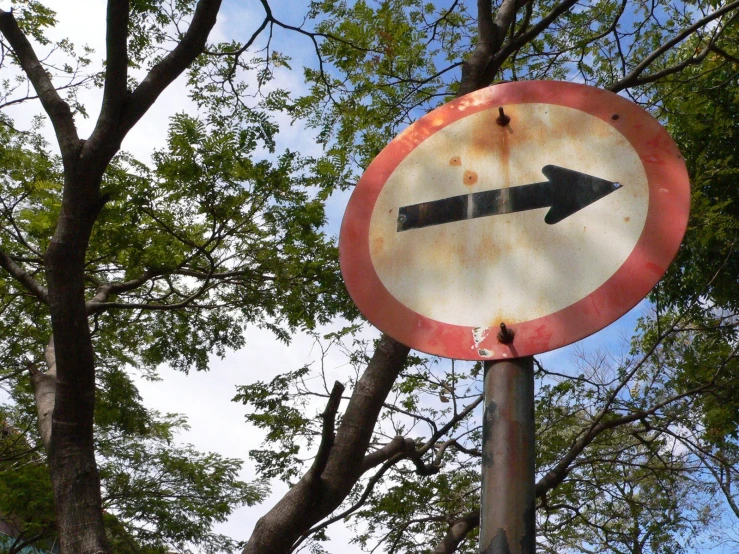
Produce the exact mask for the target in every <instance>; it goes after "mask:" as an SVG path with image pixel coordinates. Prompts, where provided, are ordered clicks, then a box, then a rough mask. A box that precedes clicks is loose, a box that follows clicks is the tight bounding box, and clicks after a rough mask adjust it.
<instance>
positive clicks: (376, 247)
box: [372, 237, 385, 253]
mask: <svg viewBox="0 0 739 554" xmlns="http://www.w3.org/2000/svg"><path fill="white" fill-rule="evenodd" d="M384 244H385V239H384V238H383V237H376V238H375V239H373V240H372V251H373V252H375V253H377V252H381V251H382V247H383V245H384Z"/></svg>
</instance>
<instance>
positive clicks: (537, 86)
mask: <svg viewBox="0 0 739 554" xmlns="http://www.w3.org/2000/svg"><path fill="white" fill-rule="evenodd" d="M688 209H689V182H688V176H687V171H686V169H685V164H684V162H683V160H682V157H681V156H680V153H679V151H678V149H677V147H676V146H675V144H674V142H673V141H672V139H671V138H670V137H669V136H668V135H667V132H666V131H665V130H664V129H663V128H662V126H661V125H660V124H659V123H658V122H657V121H656V120H655V119H654V118H652V117H651V116H650V115H649V114H648V113H647V112H645V111H644V110H642V109H641V108H639V107H638V106H637V105H635V104H633V103H632V102H629V101H628V100H626V99H624V98H621V97H620V96H618V95H616V94H613V93H610V92H607V91H603V90H600V89H596V88H593V87H588V86H585V85H579V84H573V83H562V82H544V81H529V82H515V83H506V84H502V85H497V86H494V87H490V88H487V89H483V90H480V91H477V92H474V93H472V94H469V95H466V96H464V97H462V98H459V99H457V100H455V101H453V102H450V103H448V104H445V105H444V106H442V107H440V108H438V109H436V110H434V111H432V112H431V113H429V114H427V115H426V116H424V117H422V118H421V119H419V120H418V121H417V122H415V123H414V124H413V125H411V126H410V127H408V129H406V130H405V131H404V132H403V133H401V134H400V135H399V136H398V137H396V138H395V139H394V140H393V141H392V142H391V143H390V144H389V145H388V146H387V147H386V148H385V149H384V150H383V151H382V152H381V153H380V155H379V156H377V158H376V159H375V160H374V161H373V162H372V163H371V164H370V166H369V167H368V168H367V170H366V171H365V173H364V175H363V176H362V178H361V179H360V181H359V183H358V184H357V187H356V189H355V191H354V193H353V194H352V197H351V199H350V201H349V205H348V207H347V210H346V213H345V215H344V220H343V223H342V228H341V235H340V240H339V251H340V258H341V270H342V274H343V276H344V280H345V282H346V285H347V288H348V290H349V293H350V295H351V297H352V299H353V300H354V302H355V303H356V304H357V306H358V307H359V309H360V310H361V311H362V313H364V315H365V316H366V317H367V319H368V320H369V321H370V322H371V323H373V324H374V325H376V326H377V327H378V328H379V329H380V330H382V331H383V332H385V333H387V334H388V335H390V336H392V337H393V338H395V339H396V340H399V341H400V342H403V343H404V344H407V345H408V346H411V347H413V348H415V349H417V350H420V351H423V352H427V353H430V354H436V355H440V356H445V357H449V358H457V359H471V360H479V359H483V360H485V359H488V360H489V359H505V358H514V357H521V356H527V355H531V354H536V353H539V352H544V351H548V350H552V349H555V348H558V347H560V346H564V345H566V344H569V343H572V342H574V341H577V340H579V339H581V338H584V337H586V336H587V335H589V334H591V333H594V332H595V331H597V330H599V329H602V328H603V327H605V326H606V325H608V324H609V323H611V322H613V321H614V320H616V319H617V318H618V317H620V316H621V315H623V314H624V313H626V312H627V311H628V310H629V309H631V308H632V307H633V306H635V305H636V304H637V303H638V302H639V301H640V300H641V299H642V298H643V297H644V296H645V295H646V294H647V293H648V292H649V291H650V290H651V289H652V287H653V286H654V285H655V284H656V282H657V281H658V280H659V278H660V277H661V276H662V275H663V273H664V272H665V270H666V269H667V267H668V265H669V264H670V263H671V261H672V259H673V257H674V255H675V253H676V252H677V249H678V247H679V245H680V242H681V240H682V236H683V234H684V232H685V228H686V225H687V217H688ZM501 324H504V332H502V333H501V332H499V330H500V328H501Z"/></svg>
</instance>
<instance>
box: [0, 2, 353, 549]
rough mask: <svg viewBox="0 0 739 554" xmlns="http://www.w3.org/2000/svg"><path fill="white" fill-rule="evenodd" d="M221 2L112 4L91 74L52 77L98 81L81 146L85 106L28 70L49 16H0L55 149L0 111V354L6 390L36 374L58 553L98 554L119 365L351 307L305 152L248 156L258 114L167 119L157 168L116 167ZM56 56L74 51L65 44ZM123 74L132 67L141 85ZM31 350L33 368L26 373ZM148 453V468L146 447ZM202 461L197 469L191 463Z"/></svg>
mask: <svg viewBox="0 0 739 554" xmlns="http://www.w3.org/2000/svg"><path fill="white" fill-rule="evenodd" d="M219 6H220V2H209V1H203V2H199V3H183V4H182V5H179V4H178V5H177V6H169V5H163V6H162V5H158V4H150V3H141V2H138V3H137V2H133V3H131V4H129V2H117V1H111V2H110V3H109V10H108V12H109V24H108V33H107V52H106V59H107V62H106V68H105V71H104V73H103V74H100V75H92V76H90V78H89V79H87V78H83V79H79V80H77V79H75V78H74V73H75V71H76V69H75V68H74V67H73V66H72V65H69V66H62V69H61V73H62V78H63V77H64V76H65V75H69V74H72V78H71V80H72V83H71V84H68V86H69V89H70V90H71V91H72V92H74V91H75V90H76V87H78V86H80V85H81V84H84V83H87V82H94V81H95V79H99V81H100V83H101V84H102V86H103V102H102V109H101V113H100V116H99V118H98V122H97V125H96V127H95V130H94V131H93V133H92V135H91V136H90V137H89V138H88V139H86V140H82V139H80V138H79V137H78V135H77V130H76V126H75V121H74V112H73V108H75V109H76V110H78V111H79V110H80V109H81V107H80V106H79V105H76V104H75V103H74V96H72V98H71V100H70V99H68V100H65V99H63V98H62V97H61V96H60V94H59V91H58V90H57V87H56V86H55V84H54V82H53V81H52V76H51V74H50V73H49V72H47V67H50V68H52V71H53V67H54V66H53V65H49V66H46V67H45V66H44V65H43V64H42V62H40V61H39V59H38V56H37V54H36V53H35V50H34V48H33V47H32V45H31V43H30V42H29V41H28V38H27V36H28V35H30V36H33V37H34V38H35V39H36V40H37V41H38V42H39V43H40V44H41V45H42V46H43V45H44V44H45V42H47V41H45V39H44V38H43V34H42V32H43V28H44V27H45V26H48V25H50V24H52V23H53V14H52V13H51V12H50V11H48V10H47V9H45V8H43V7H42V6H41V5H40V4H38V3H36V2H31V3H28V4H20V5H19V8H20V10H19V11H18V12H15V13H13V12H2V13H0V31H2V33H3V36H4V40H5V41H6V42H5V43H4V44H3V47H4V48H5V49H6V51H7V52H8V55H7V56H5V58H4V63H5V64H6V65H9V66H10V67H13V66H15V65H17V66H18V67H20V69H21V70H22V72H23V75H24V77H25V78H26V79H28V81H30V85H32V87H33V89H34V90H35V92H36V95H37V97H38V98H39V100H40V102H41V105H42V106H43V108H44V110H45V111H46V114H47V116H48V117H49V120H50V121H51V123H52V125H53V127H54V130H55V133H56V137H57V142H58V147H59V149H60V151H61V157H60V158H56V157H53V156H50V155H49V153H48V151H47V149H46V148H45V145H44V144H43V143H42V142H41V140H40V139H39V138H38V136H37V135H36V134H35V133H34V130H33V129H31V130H30V131H27V132H21V131H16V130H15V129H13V127H12V123H11V122H10V120H8V119H7V118H5V119H4V127H3V128H2V142H3V155H4V162H5V163H4V166H5V168H6V169H7V173H6V177H5V178H4V179H3V193H2V199H3V219H4V226H3V230H2V243H3V244H2V246H3V251H2V253H0V260H1V261H0V265H2V267H3V268H4V269H5V271H6V276H7V278H6V280H5V281H4V283H3V285H4V287H3V306H4V315H5V317H4V320H3V326H4V331H5V332H4V333H3V340H4V350H5V353H6V356H7V360H8V362H9V363H8V366H7V367H9V368H12V369H11V371H12V372H13V378H14V379H16V382H18V383H19V386H21V387H22V385H23V383H24V382H25V383H27V382H28V381H27V379H28V378H27V377H23V376H22V375H21V374H20V373H18V371H17V370H18V368H19V367H20V368H22V367H23V366H24V365H27V364H30V367H31V370H32V374H33V379H32V381H33V384H34V386H35V389H34V392H35V400H36V407H37V410H38V421H39V426H40V434H41V438H42V439H43V440H42V442H43V445H44V448H45V451H46V457H47V459H48V463H49V468H50V475H51V481H52V484H53V488H54V500H55V505H56V521H57V524H58V530H59V539H60V543H61V547H62V550H63V551H65V552H80V553H81V552H107V551H108V549H109V547H108V546H107V544H108V539H106V531H105V521H104V520H105V518H104V512H103V507H104V503H105V502H107V501H106V499H104V498H102V497H101V493H100V481H99V477H98V468H97V464H96V460H95V444H96V439H97V444H98V446H99V447H100V448H101V449H103V450H104V448H105V444H106V442H105V441H108V442H107V444H110V440H111V439H110V438H106V437H105V436H104V433H102V431H103V430H105V429H106V426H108V425H112V426H118V427H119V428H121V427H122V428H123V430H124V431H125V432H127V433H129V434H132V435H135V434H136V433H139V434H140V433H141V432H142V431H141V428H140V427H139V428H137V427H135V426H134V428H133V429H131V428H129V427H127V426H126V423H127V422H126V421H121V418H125V417H127V415H128V416H130V415H131V414H130V413H129V414H124V413H123V411H124V409H125V408H124V406H122V405H125V404H126V403H127V402H128V404H129V405H128V406H127V407H128V408H132V409H133V410H134V411H136V410H139V406H136V404H137V403H136V402H135V398H129V399H126V398H120V397H119V398H113V396H114V394H115V391H113V390H112V389H108V391H105V387H106V385H107V384H110V380H111V379H113V380H115V379H117V380H118V383H117V385H121V384H122V385H123V386H124V387H127V388H128V390H129V392H135V389H133V388H132V387H131V384H130V379H129V378H128V377H126V376H125V371H124V369H125V367H126V366H134V367H138V368H140V369H141V370H147V368H149V369H150V368H154V367H156V366H157V365H159V364H161V363H163V362H165V361H167V362H169V363H171V364H172V365H174V366H175V367H181V368H183V369H191V368H196V369H201V368H203V367H205V366H206V364H207V357H208V354H209V353H211V352H216V353H218V352H222V351H223V349H225V348H229V347H237V346H239V345H241V344H243V335H242V333H241V331H242V329H243V326H244V325H245V324H246V323H248V322H258V323H260V324H262V325H266V326H269V327H271V328H272V329H274V330H275V331H276V332H277V333H279V334H280V336H282V337H284V338H286V337H287V336H288V332H289V330H290V329H292V328H295V327H297V326H301V325H305V326H309V327H310V326H312V325H314V324H315V322H316V321H321V320H325V319H326V318H327V317H328V316H329V315H330V314H332V313H335V312H337V311H339V312H341V311H342V310H344V309H346V307H347V302H346V301H345V300H344V299H343V298H338V297H337V295H336V287H337V283H338V272H337V271H336V267H337V266H336V261H335V254H334V251H335V247H334V246H333V245H332V244H331V243H330V242H329V241H328V239H327V238H326V237H325V236H324V235H323V234H322V232H321V231H320V230H319V227H320V226H321V225H322V223H323V220H324V215H323V207H322V203H321V200H320V199H321V198H322V197H323V196H324V195H326V194H328V192H329V191H330V189H331V186H333V183H332V182H330V180H329V179H325V178H323V177H321V176H320V175H319V174H317V173H316V172H311V171H309V170H306V167H307V166H308V165H309V163H310V160H306V159H304V158H302V157H300V156H298V155H297V154H295V153H292V152H284V153H282V154H280V155H279V156H278V157H277V159H276V160H275V161H274V162H267V161H256V160H253V159H252V157H251V155H250V154H251V152H252V151H253V150H254V149H256V148H257V146H258V144H266V146H267V147H268V148H272V147H273V143H272V140H271V135H272V134H273V133H274V126H273V125H272V124H271V123H270V122H269V121H268V120H267V119H266V118H265V117H263V116H261V115H260V114H259V113H258V111H257V110H253V111H248V110H243V111H242V112H241V121H242V123H243V125H241V126H239V127H233V128H228V129H225V128H224V118H222V117H219V114H218V113H217V111H215V110H214V111H213V112H212V117H210V118H209V119H207V118H206V119H203V120H197V119H193V118H189V117H187V116H181V117H179V118H177V119H176V120H175V121H174V122H173V125H172V129H171V132H170V140H169V144H168V147H167V148H166V149H165V150H163V151H161V152H159V153H157V154H156V156H155V160H154V162H155V166H156V167H155V168H154V169H152V168H148V167H146V166H145V165H143V164H141V163H140V162H137V161H136V160H133V159H132V158H131V157H130V156H127V155H124V154H121V155H119V156H118V157H117V158H115V159H114V157H115V156H116V154H117V153H118V150H119V147H120V143H121V140H122V139H123V137H124V136H125V135H126V133H127V132H128V130H130V128H131V127H132V126H133V125H134V124H135V123H136V122H137V121H138V120H139V119H140V118H141V116H142V115H143V114H144V113H145V112H146V111H147V110H148V109H149V108H150V106H151V105H152V104H153V102H154V101H155V100H156V98H157V96H158V95H159V94H160V93H161V91H162V90H163V89H164V88H165V87H167V86H168V85H169V84H170V83H171V82H172V81H173V80H174V79H175V78H176V77H177V76H178V75H180V74H181V73H182V72H183V71H184V70H185V69H186V68H187V67H188V66H190V65H192V63H193V62H194V60H195V59H196V58H197V56H198V55H200V54H202V53H203V51H204V48H205V44H206V39H207V35H208V33H209V31H210V29H211V28H212V27H213V25H214V24H215V21H216V14H217V12H218V9H219ZM178 21H180V22H182V23H189V25H187V27H186V28H187V30H186V31H183V32H182V33H178V34H176V35H175V36H174V37H172V38H171V39H170V38H168V35H167V32H168V31H169V30H171V29H170V28H169V27H168V25H169V24H170V23H172V22H174V23H177V22H178ZM61 46H62V49H63V50H64V51H65V52H66V53H68V55H69V56H71V57H72V59H75V55H74V51H73V50H72V49H71V48H72V47H71V45H69V44H68V43H64V44H62V45H61ZM160 48H169V51H168V52H166V53H165V54H161V51H160ZM76 59H77V61H78V62H79V65H80V66H84V65H85V63H87V60H86V59H85V58H83V57H77V58H76ZM49 63H52V62H49ZM131 67H138V68H140V73H142V77H143V78H141V80H140V81H139V82H136V81H135V80H134V73H133V72H132V71H131V70H129V68H131ZM14 86H15V83H14V82H12V81H10V82H9V84H8V86H7V88H6V100H5V104H6V105H7V104H11V103H13V102H16V101H20V100H23V99H25V97H23V96H21V97H20V98H18V97H17V92H18V91H17V90H15V88H14ZM65 86H66V85H65ZM60 88H61V87H60ZM14 94H16V96H13V95H14ZM232 122H233V119H232ZM324 172H325V171H324ZM327 181H328V183H327ZM316 189H318V192H317V193H315V194H314V193H312V192H309V191H312V190H316ZM310 267H313V270H311V269H310ZM144 330H146V331H145V332H144ZM142 338H143V340H142ZM44 345H46V347H45V348H44ZM44 349H45V350H46V356H45V366H46V368H47V371H46V372H43V371H40V370H38V369H37V368H36V366H38V365H40V364H43V363H44V362H43V361H42V360H44V357H43V352H44ZM24 379H25V381H24ZM96 388H98V389H99V393H98V398H97V408H96V402H95V400H96ZM18 391H19V392H18V394H20V393H21V392H22V389H18ZM106 392H107V393H108V394H106ZM106 400H107V401H108V402H106ZM106 404H108V406H106ZM111 404H112V405H111ZM130 404H133V406H131V405H130ZM106 407H107V408H110V409H109V410H108V411H107V413H106V412H105V410H104V408H106ZM114 410H117V411H118V413H115V414H111V411H114ZM139 415H141V414H139ZM142 417H143V416H142ZM106 418H108V419H107V421H106ZM95 420H97V422H98V424H99V426H100V430H101V433H99V436H98V437H95V434H94V431H93V422H94V421H95ZM139 423H141V422H139ZM145 425H151V426H153V427H156V426H159V428H160V434H156V433H155V434H153V435H151V434H150V435H149V436H148V438H149V439H151V440H153V441H161V440H163V439H164V438H165V437H166V433H169V432H168V431H167V432H165V430H164V429H165V428H163V427H161V426H162V425H165V426H166V422H159V423H157V421H156V420H152V421H150V422H149V423H146V424H145ZM170 426H171V425H170ZM161 433H165V435H161ZM116 440H122V439H121V438H117V439H116ZM128 440H132V439H128ZM122 447H123V446H122V445H121V444H119V446H118V448H119V449H120V448H122ZM162 452H163V451H162ZM118 453H119V454H120V450H119V452H118ZM167 455H168V456H172V455H178V456H181V457H183V456H184V457H183V460H185V459H187V458H191V457H192V456H191V454H187V455H186V456H185V455H184V454H182V453H180V454H176V453H175V452H174V451H171V450H170V451H168V454H167ZM147 456H148V457H149V459H150V461H149V463H151V459H152V457H153V459H157V456H159V454H157V453H156V452H151V451H149V452H148V453H147ZM119 459H120V456H119ZM159 459H160V461H161V456H160V458H159ZM211 462H217V464H219V465H220V466H219V467H222V469H221V470H219V471H222V472H223V475H221V477H220V480H219V481H217V482H214V484H213V485H214V486H215V485H216V483H220V485H221V486H222V485H223V484H224V483H226V482H227V481H228V479H227V477H228V476H229V475H233V471H234V468H233V467H230V468H229V464H231V465H232V463H231V462H230V461H218V460H211ZM198 465H199V471H201V472H202V471H204V470H203V468H204V467H205V464H204V461H203V460H200V461H199V462H198ZM176 473H177V472H174V474H176ZM104 478H107V479H112V478H113V477H112V476H111V475H107V476H104ZM106 486H112V482H111V481H110V480H109V481H108V482H107V483H106ZM238 486H240V485H237V488H238ZM247 492H248V494H246V497H244V493H247ZM230 494H233V495H237V494H241V496H240V499H234V500H233V501H229V502H228V505H229V506H233V502H236V503H238V502H241V501H243V500H244V498H248V499H249V501H253V500H255V499H256V497H258V495H255V494H254V492H249V491H246V490H245V489H244V490H241V492H240V493H238V491H237V490H233V491H232V492H231V493H230ZM116 509H117V511H118V512H121V513H125V510H126V508H125V507H123V506H121V505H120V504H119V505H118V506H117V508H116ZM229 510H230V507H229ZM221 514H222V512H221ZM170 515H171V514H170ZM200 515H201V516H202V515H203V512H202V511H201V512H200ZM214 517H216V518H217V517H221V516H214ZM144 519H145V518H144ZM211 519H212V518H211ZM206 520H207V518H206Z"/></svg>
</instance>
